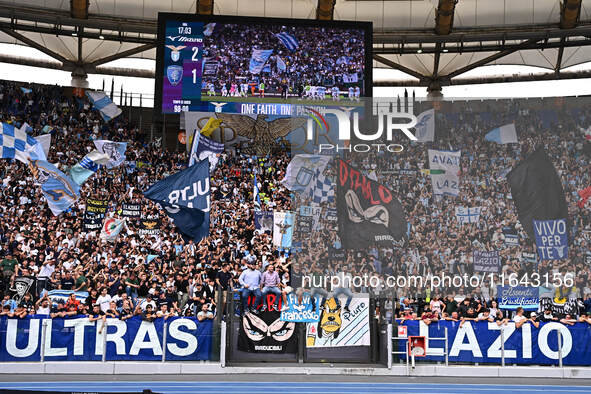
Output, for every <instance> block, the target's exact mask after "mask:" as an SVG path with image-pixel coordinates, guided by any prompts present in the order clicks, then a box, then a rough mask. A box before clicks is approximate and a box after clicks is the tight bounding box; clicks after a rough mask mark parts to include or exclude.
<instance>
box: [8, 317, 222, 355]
mask: <svg viewBox="0 0 591 394" xmlns="http://www.w3.org/2000/svg"><path fill="white" fill-rule="evenodd" d="M44 322H45V323H44ZM43 324H45V325H46V328H45V338H44V340H42V338H41V337H42V335H43ZM102 325H103V322H102V321H101V320H98V321H95V322H90V321H89V320H88V319H87V318H73V319H62V318H56V319H49V318H47V317H46V316H40V315H36V316H30V317H26V318H24V319H9V318H5V317H2V318H0V362H11V361H40V360H41V347H42V346H43V354H44V360H45V361H100V360H102V355H103V351H106V360H107V361H114V360H121V361H147V360H152V361H160V360H162V352H163V351H166V360H181V361H193V360H209V359H210V352H211V344H212V326H213V322H212V321H203V322H199V321H197V320H196V319H194V318H169V319H168V320H166V348H165V349H164V350H163V344H164V341H163V338H164V328H165V321H164V319H156V320H155V321H154V322H148V321H142V319H141V318H140V317H133V318H131V319H128V320H125V321H123V320H118V319H107V326H106V327H103V326H102ZM105 336H106V338H105ZM105 344H106V350H104V346H105Z"/></svg>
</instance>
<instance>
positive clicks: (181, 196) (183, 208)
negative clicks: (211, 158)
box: [144, 160, 210, 242]
mask: <svg viewBox="0 0 591 394" xmlns="http://www.w3.org/2000/svg"><path fill="white" fill-rule="evenodd" d="M144 196H146V197H147V198H149V199H150V200H152V201H154V202H156V203H158V204H160V205H161V206H162V207H163V209H164V210H165V211H166V213H167V214H168V216H170V217H171V218H172V220H174V224H175V225H176V226H177V227H178V228H179V230H180V231H181V232H182V233H183V234H185V235H187V236H189V237H191V238H192V239H193V240H194V241H195V242H199V241H201V239H203V238H204V237H207V236H208V235H209V210H210V191H209V163H208V162H207V160H203V161H200V162H198V163H197V164H195V165H193V166H190V167H189V168H187V169H186V170H183V171H181V172H177V173H176V174H173V175H171V176H169V177H168V178H164V179H163V180H161V181H160V182H157V183H155V184H153V185H152V186H150V188H149V189H148V190H146V192H144Z"/></svg>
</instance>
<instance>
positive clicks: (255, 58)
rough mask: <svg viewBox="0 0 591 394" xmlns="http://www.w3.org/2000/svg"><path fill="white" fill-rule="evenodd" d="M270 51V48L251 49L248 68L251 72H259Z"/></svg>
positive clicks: (271, 51)
mask: <svg viewBox="0 0 591 394" xmlns="http://www.w3.org/2000/svg"><path fill="white" fill-rule="evenodd" d="M272 53H273V50H272V49H253V50H252V55H251V57H250V65H249V69H248V70H249V71H250V72H251V73H253V74H260V72H261V71H263V68H264V67H265V63H267V60H269V57H270V56H271V54H272Z"/></svg>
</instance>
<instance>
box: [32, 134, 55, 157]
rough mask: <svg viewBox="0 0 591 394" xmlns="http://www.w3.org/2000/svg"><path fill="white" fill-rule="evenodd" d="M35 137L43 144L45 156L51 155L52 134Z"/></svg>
mask: <svg viewBox="0 0 591 394" xmlns="http://www.w3.org/2000/svg"><path fill="white" fill-rule="evenodd" d="M34 138H35V139H36V140H37V142H39V143H40V144H41V148H43V153H45V157H47V156H49V148H50V147H51V134H42V135H38V136H37V137H34Z"/></svg>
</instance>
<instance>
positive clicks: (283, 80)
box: [155, 13, 372, 114]
mask: <svg viewBox="0 0 591 394" xmlns="http://www.w3.org/2000/svg"><path fill="white" fill-rule="evenodd" d="M371 32H372V25H371V23H369V22H343V21H339V22H335V21H331V22H324V21H316V20H300V19H274V18H250V17H223V16H200V15H191V14H174V13H160V14H159V18H158V48H157V65H156V75H157V77H156V89H155V91H156V108H157V109H161V112H162V113H165V114H166V113H180V112H186V111H217V112H222V111H223V112H241V111H240V108H243V107H244V106H245V105H252V104H261V103H277V102H281V100H284V101H286V102H287V101H288V100H293V99H298V100H302V103H303V104H313V105H335V104H337V102H338V104H339V105H342V104H344V103H354V102H359V101H360V98H361V97H368V96H371V45H372V43H371Z"/></svg>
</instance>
